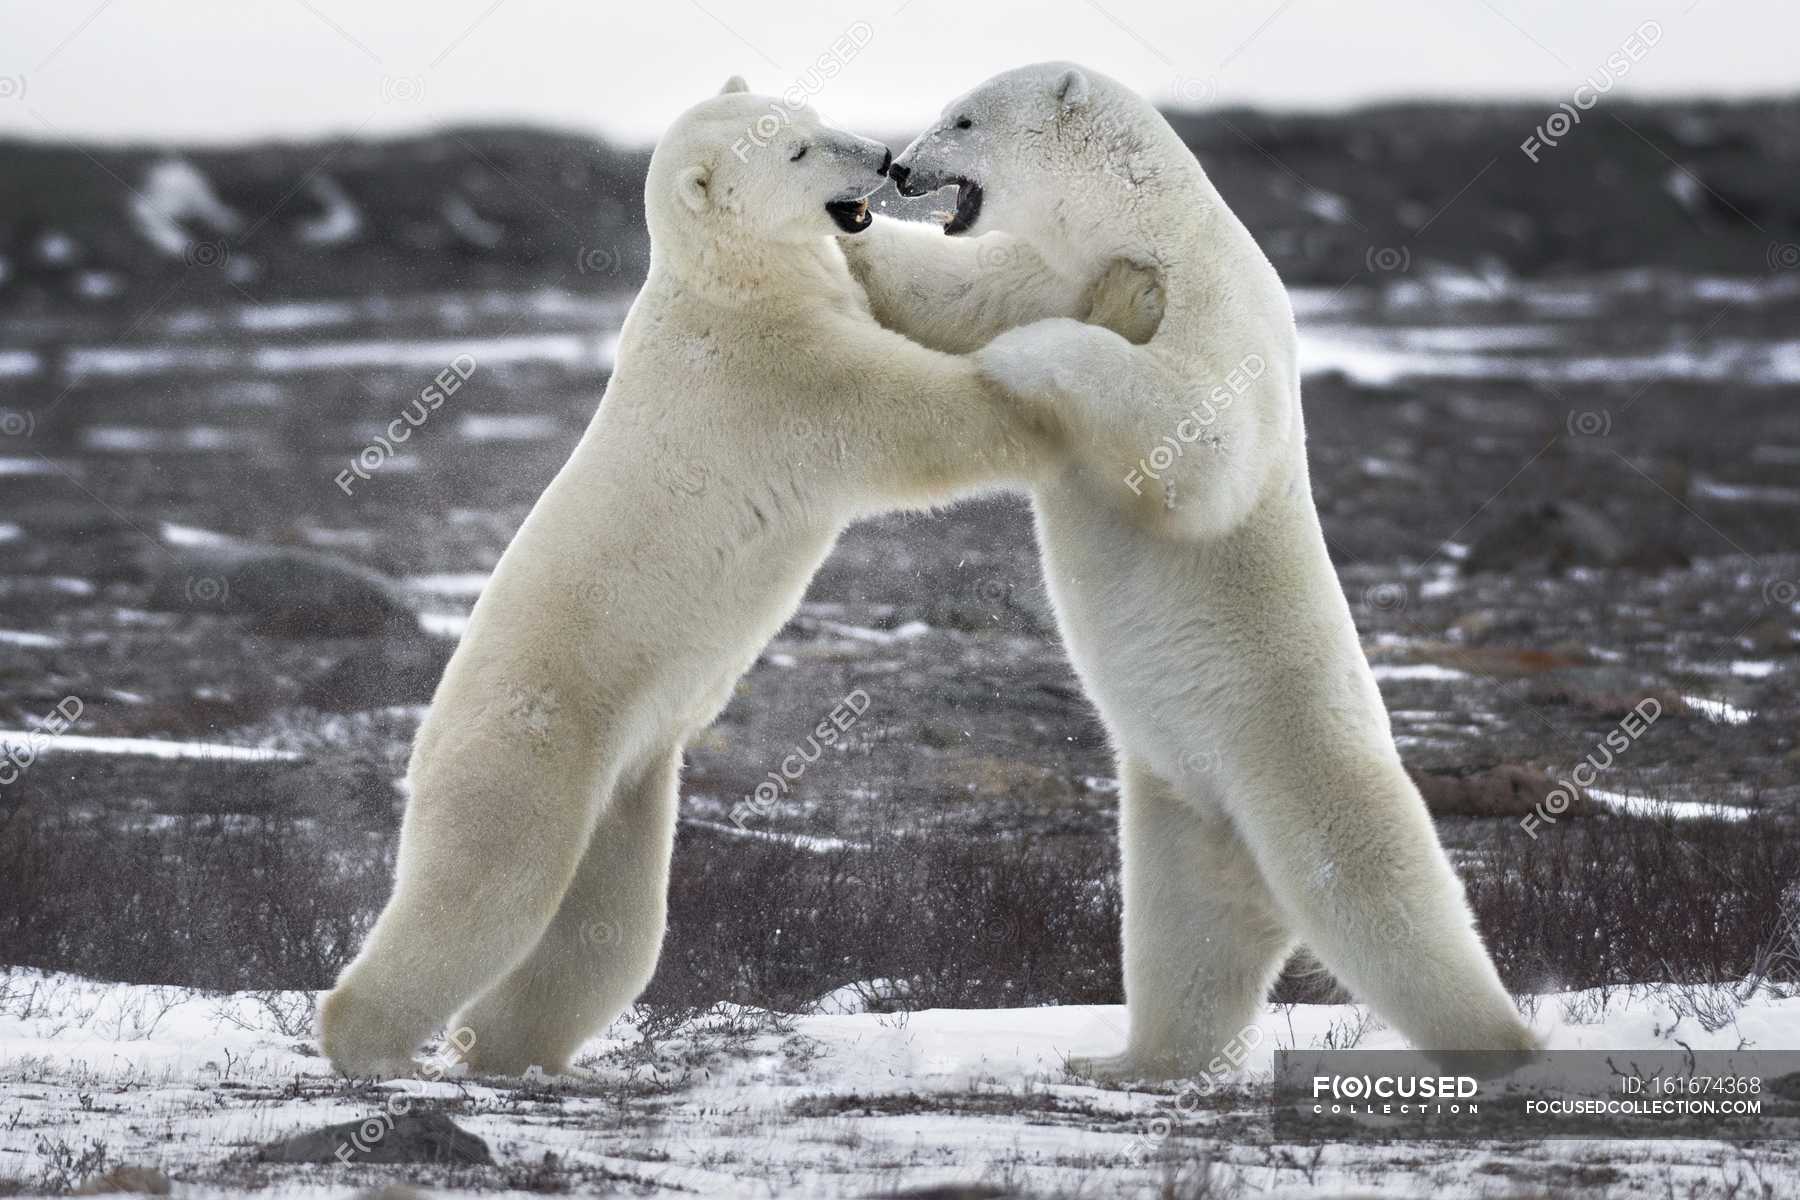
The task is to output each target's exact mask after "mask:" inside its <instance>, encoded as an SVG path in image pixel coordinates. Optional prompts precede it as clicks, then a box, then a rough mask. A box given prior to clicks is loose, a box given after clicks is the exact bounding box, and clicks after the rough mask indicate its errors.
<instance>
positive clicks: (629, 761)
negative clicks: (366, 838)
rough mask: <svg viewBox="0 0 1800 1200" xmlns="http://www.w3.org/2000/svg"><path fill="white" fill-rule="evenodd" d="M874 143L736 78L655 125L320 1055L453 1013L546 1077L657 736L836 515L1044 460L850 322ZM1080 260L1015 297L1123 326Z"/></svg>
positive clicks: (941, 367)
mask: <svg viewBox="0 0 1800 1200" xmlns="http://www.w3.org/2000/svg"><path fill="white" fill-rule="evenodd" d="M771 112H775V113H779V114H780V115H781V120H780V128H779V130H778V131H777V132H776V134H775V136H774V137H773V138H762V137H758V138H756V139H751V138H749V137H747V134H748V132H749V131H751V130H753V129H754V130H757V131H758V133H759V134H760V133H761V132H762V131H763V127H764V125H766V124H767V116H768V114H770V113H771ZM759 120H760V121H761V122H762V123H761V124H759ZM889 160H890V156H889V154H888V151H887V149H886V147H884V146H882V145H880V144H879V143H877V142H873V141H869V140H867V139H865V138H860V137H856V136H854V135H852V134H849V133H845V132H843V131H840V130H838V129H834V128H832V127H830V126H829V125H827V124H825V123H824V122H822V121H821V120H820V119H819V117H818V115H817V114H816V113H814V112H813V111H812V110H811V109H806V108H802V109H798V110H789V109H787V108H786V107H785V106H782V105H781V102H780V101H778V100H775V99H772V98H770V97H761V96H755V95H751V94H749V93H748V92H747V90H746V89H745V88H744V85H743V82H742V80H740V79H736V78H734V79H733V80H731V81H730V82H728V83H727V85H726V89H725V91H724V92H723V93H721V94H720V95H718V96H716V97H713V98H711V99H708V100H706V101H704V102H702V103H701V104H699V105H697V106H695V107H694V108H692V109H690V110H688V111H687V112H686V113H685V114H683V115H682V116H681V117H680V118H679V119H677V120H676V122H675V123H674V125H673V127H672V128H671V129H670V131H669V132H668V134H667V135H666V136H665V137H664V138H663V139H662V141H661V143H660V144H659V145H658V146H657V148H656V150H655V152H654V154H653V155H652V158H651V161H650V167H649V172H648V178H647V180H646V183H645V190H644V203H645V211H646V215H647V219H648V222H649V226H650V234H651V263H650V271H649V276H648V278H647V279H646V281H645V283H644V286H643V290H642V291H641V292H640V294H639V295H638V298H637V300H636V302H635V303H634V304H633V305H632V308H631V312H630V314H629V315H628V316H627V318H626V320H625V325H624V329H623V331H622V333H621V337H620V343H619V350H618V357H617V366H616V369H615V371H614V373H613V376H612V379H611V381H610V382H609V383H608V385H607V389H606V394H605V397H604V400H603V403H602V404H601V405H600V408H599V411H598V413H597V414H596V416H595V417H594V419H593V422H592V423H591V424H590V425H589V427H588V429H587V431H586V433H585V434H584V435H583V437H582V439H581V441H580V443H579V444H578V445H577V446H576V448H575V450H574V452H573V454H572V455H571V457H570V459H569V461H568V463H567V464H566V465H565V466H564V467H563V468H562V470H561V471H560V472H559V473H558V474H557V476H556V478H555V479H554V480H553V481H552V482H551V483H550V485H549V487H548V488H547V489H546V491H545V492H544V494H543V496H542V497H541V498H540V499H539V500H538V502H537V504H536V505H535V506H534V507H533V509H532V511H531V513H530V515H529V516H528V517H527V518H526V520H525V522H524V524H523V525H522V526H521V528H520V529H519V532H518V534H517V535H516V536H515V537H514V539H513V541H512V543H511V545H509V546H508V547H507V549H506V552H505V554H504V555H503V556H502V557H501V560H500V562H499V564H498V566H497V567H496V568H495V570H494V574H493V578H492V579H491V581H490V582H489V583H488V585H487V587H486V588H485V589H484V590H483V592H482V595H481V598H480V600H479V601H478V602H477V603H476V605H475V609H474V613H473V615H472V616H471V618H470V621H469V626H468V630H467V632H466V633H464V635H463V637H462V641H461V644H460V645H459V646H458V647H457V650H456V653H455V656H454V657H453V658H452V659H451V661H450V663H449V666H448V667H447V668H446V670H445V672H444V677H443V680H442V681H441V682H440V684H439V686H438V689H437V693H436V695H435V696H434V698H433V700H432V704H431V709H430V712H429V714H428V715H427V717H426V719H425V721H424V723H423V724H422V725H421V727H420V729H419V732H418V736H417V739H416V741H415V743H414V746H413V752H412V760H411V763H410V765H409V767H408V780H409V784H410V793H411V799H410V802H409V803H408V805H407V810H406V817H405V821H404V823H403V825H402V828H401V836H400V850H399V861H398V864H397V867H396V872H395V881H394V891H393V895H392V897H391V899H390V900H389V901H388V904H387V906H386V908H385V909H384V910H383V912H382V914H381V917H380V919H379V920H378V921H377V922H376V924H375V926H374V928H373V929H372V930H371V931H370V933H369V936H368V939H367V942H366V944H365V945H364V946H363V948H362V951H361V953H360V954H359V955H358V956H357V957H356V959H355V961H353V962H352V963H351V964H350V965H349V966H348V967H347V968H345V970H344V972H343V974H342V976H341V977H340V979H339V980H338V983H337V986H336V987H335V988H334V989H333V990H332V991H331V992H330V994H329V995H328V996H327V997H326V998H325V1000H324V1003H323V1005H322V1007H321V1014H320V1017H321V1019H320V1025H321V1040H322V1042H323V1046H324V1050H325V1052H326V1054H327V1055H329V1057H330V1058H331V1061H332V1062H333V1064H334V1065H335V1066H337V1067H338V1068H339V1069H340V1070H342V1071H345V1072H346V1073H350V1074H357V1075H377V1074H390V1073H405V1072H408V1071H409V1070H410V1069H411V1065H412V1064H411V1060H412V1055H413V1053H414V1051H415V1050H416V1048H417V1047H418V1045H419V1043H420V1042H421V1040H422V1039H423V1038H425V1037H426V1036H427V1035H429V1033H430V1032H431V1031H432V1030H433V1029H434V1028H436V1027H438V1026H439V1025H440V1024H441V1023H442V1022H443V1021H445V1019H446V1018H449V1017H451V1016H452V1015H453V1014H455V1013H457V1012H458V1011H459V1010H460V1013H461V1015H460V1016H459V1017H458V1021H459V1028H458V1033H459V1035H461V1034H462V1028H461V1027H466V1028H467V1030H468V1031H469V1032H470V1033H472V1034H473V1041H472V1043H470V1042H469V1039H468V1037H467V1036H466V1035H463V1036H459V1037H458V1038H457V1042H458V1045H459V1047H462V1046H464V1044H465V1043H468V1044H467V1045H466V1047H465V1048H466V1051H467V1061H468V1062H469V1064H470V1066H471V1067H472V1068H473V1069H475V1070H478V1071H483V1072H492V1073H517V1072H521V1071H524V1070H526V1069H527V1068H530V1067H532V1066H538V1067H542V1068H543V1069H545V1070H547V1071H553V1072H554V1071H562V1070H565V1069H566V1068H567V1066H568V1063H569V1059H570V1057H571V1056H572V1055H573V1054H574V1053H575V1051H576V1049H577V1048H578V1047H579V1046H580V1045H581V1043H582V1042H583V1041H584V1040H585V1039H586V1038H587V1037H589V1036H590V1035H591V1034H593V1033H594V1032H596V1031H598V1030H599V1029H601V1028H603V1027H604V1026H605V1025H606V1024H607V1023H608V1022H609V1021H611V1020H612V1019H613V1018H614V1017H615V1016H617V1015H618V1014H619V1012H620V1011H621V1010H622V1009H623V1008H624V1006H625V1005H626V1004H628V1003H629V1002H630V1001H631V1000H632V999H633V998H635V997H636V995H637V994H638V992H639V991H641V990H642V988H643V986H644V985H645V984H646V983H647V982H648V981H649V978H650V975H651V973H652V970H653V969H654V967H655V965H656V960H657V955H658V952H659V950H660V947H661V943H662V936H663V925H664V916H665V911H666V900H667V897H666V892H667V885H668V874H669V858H670V854H671V852H672V849H673V842H674V833H675V819H676V780H677V773H678V770H679V766H680V760H681V752H682V747H683V745H684V743H685V742H686V741H687V740H688V739H689V738H690V737H691V736H692V735H693V734H694V733H695V732H696V731H698V730H700V729H702V728H703V727H705V726H706V725H708V724H709V723H711V721H712V720H713V719H714V718H715V717H716V716H717V714H718V713H719V711H720V710H721V709H722V708H723V707H724V705H725V703H726V700H727V699H728V698H729V696H730V695H731V691H732V688H733V685H734V684H735V682H736V681H737V679H738V677H739V676H741V675H742V674H743V673H744V671H745V670H746V669H748V668H749V666H750V665H751V663H752V662H753V661H754V660H755V658H756V656H757V654H758V653H759V652H760V650H761V649H762V647H763V646H764V645H765V644H766V643H767V642H768V640H769V639H770V638H771V637H772V636H774V634H775V632H776V631H777V630H778V629H780V627H781V626H782V624H783V623H784V622H785V621H786V620H787V619H788V617H789V616H790V615H791V614H792V613H793V611H794V609H795V607H796V606H797V605H798V604H799V602H800V598H801V595H802V593H803V592H804V591H805V588H806V585H807V582H808V580H809V579H810V578H811V577H812V575H813V572H814V570H815V569H816V568H817V567H818V565H819V564H820V562H821V561H823V559H824V558H825V556H826V554H827V553H828V552H829V551H830V550H831V547H832V544H833V542H834V540H835V539H836V537H837V535H838V532H839V531H840V530H841V529H843V528H844V526H845V525H847V524H848V523H849V522H851V521H852V520H855V519H857V518H859V517H862V516H865V515H868V514H871V513H876V512H881V511H888V510H892V509H896V508H902V507H924V506H929V505H932V504H936V503H939V502H942V501H945V500H948V499H951V498H953V497H956V496H959V495H963V494H966V493H969V492H971V491H974V490H977V489H982V488H990V487H994V486H997V485H1001V484H1007V483H1011V484H1018V483H1021V482H1025V481H1028V480H1030V479H1032V478H1035V477H1037V476H1038V475H1039V474H1041V472H1042V471H1043V469H1044V468H1045V466H1046V464H1048V463H1049V462H1051V461H1052V457H1051V456H1052V455H1054V454H1056V453H1060V451H1059V445H1060V443H1059V439H1058V435H1057V433H1056V428H1057V422H1056V420H1055V419H1054V414H1050V413H1047V412H1045V411H1044V410H1043V409H1042V408H1041V406H1039V405H1038V404H1037V403H1036V402H1035V401H1025V402H1019V401H1015V400H1013V399H1012V398H1011V397H1009V396H1007V395H1006V394H1005V393H1003V392H1001V391H1000V389H998V388H997V387H995V386H993V385H991V384H988V383H986V382H984V381H983V380H982V379H981V378H980V376H979V375H978V374H977V371H976V368H975V364H974V363H973V361H971V360H969V359H967V358H961V357H956V356H952V355H949V354H945V353H942V352H939V351H935V350H929V349H926V348H924V347H922V346H920V345H917V344H916V343H914V342H912V341H909V340H908V339H906V338H905V337H903V336H901V335H899V334H896V333H893V332H891V331H889V330H886V329H883V328H882V327H881V326H880V325H878V324H877V323H876V322H875V320H874V319H873V317H872V316H871V314H870V312H869V308H868V304H867V302H866V300H865V299H864V297H863V295H862V292H861V289H860V288H859V287H858V286H857V285H856V284H855V282H854V281H853V280H852V279H851V277H850V274H849V272H848V269H847V267H846V264H845V260H844V256H843V254H842V252H841V251H840V249H839V248H838V245H837V242H836V240H835V236H834V235H837V234H840V233H847V232H850V233H853V232H856V231H858V230H861V229H865V228H866V227H867V226H868V224H869V221H870V218H869V214H868V209H867V204H866V202H865V200H864V197H866V196H867V195H868V193H870V192H871V191H873V190H874V189H875V188H876V187H878V186H879V185H880V184H881V182H882V176H883V173H884V172H885V171H886V170H887V167H888V163H889ZM1101 274H1102V275H1103V276H1106V279H1107V280H1110V281H1114V282H1103V284H1102V286H1100V287H1098V288H1096V289H1090V290H1087V291H1084V292H1082V293H1080V294H1076V293H1070V294H1068V295H1065V296H1059V297H1057V298H1056V299H1055V300H1054V301H1053V302H1046V303H1045V304H1044V305H1042V306H1041V311H1037V312H1035V313H1033V314H1032V315H1033V316H1071V315H1076V314H1079V313H1083V312H1088V311H1090V310H1091V311H1092V312H1094V313H1096V314H1100V315H1102V316H1105V317H1106V318H1108V319H1111V320H1113V321H1114V323H1115V327H1116V328H1118V329H1119V331H1120V333H1121V334H1125V335H1127V336H1134V337H1137V338H1139V339H1140V340H1141V339H1142V338H1143V337H1146V336H1148V332H1149V330H1151V329H1153V328H1154V327H1155V323H1156V321H1157V320H1158V319H1159V318H1160V311H1159V310H1158V309H1157V308H1156V303H1157V300H1158V299H1159V296H1157V295H1153V293H1154V285H1153V281H1152V284H1151V286H1148V287H1146V286H1145V285H1144V283H1143V281H1142V278H1141V276H1142V274H1143V273H1142V272H1141V271H1139V270H1138V269H1136V268H1134V267H1131V266H1130V265H1129V264H1127V265H1125V266H1123V267H1119V268H1116V269H1115V270H1114V271H1113V272H1111V273H1107V272H1102V273H1101Z"/></svg>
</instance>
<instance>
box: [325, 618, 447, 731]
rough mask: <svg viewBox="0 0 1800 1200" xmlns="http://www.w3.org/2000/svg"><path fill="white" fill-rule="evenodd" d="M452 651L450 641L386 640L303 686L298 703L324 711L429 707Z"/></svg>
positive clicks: (419, 639) (339, 661) (340, 660)
mask: <svg viewBox="0 0 1800 1200" xmlns="http://www.w3.org/2000/svg"><path fill="white" fill-rule="evenodd" d="M455 650H456V643H455V642H454V641H452V640H450V639H449V638H434V637H426V636H424V635H423V634H420V635H418V636H414V637H406V638H398V639H387V640H384V641H381V642H379V643H376V644H374V645H371V646H369V647H368V648H366V649H361V650H358V651H356V652H355V653H353V654H350V655H347V656H345V657H344V658H341V659H339V660H338V661H337V662H336V663H334V664H332V665H331V666H330V667H329V668H327V669H326V670H325V671H324V672H322V673H321V674H319V675H317V676H315V677H313V678H312V679H311V680H310V681H308V682H307V684H306V686H305V687H304V688H303V689H302V690H301V693H300V699H301V702H302V703H304V704H309V705H311V706H312V707H313V708H317V709H321V710H323V711H325V712H361V711H365V710H368V709H372V708H391V707H394V706H396V705H411V704H428V703H430V701H431V694H432V693H433V692H434V691H436V690H437V684H438V680H439V679H440V678H442V676H443V674H444V667H445V665H446V664H448V663H449V661H450V655H451V654H452V653H454V652H455Z"/></svg>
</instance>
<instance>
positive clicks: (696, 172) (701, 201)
mask: <svg viewBox="0 0 1800 1200" xmlns="http://www.w3.org/2000/svg"><path fill="white" fill-rule="evenodd" d="M711 179H712V168H711V167H707V166H702V165H701V164H699V163H695V164H694V165H693V166H691V167H689V168H687V170H685V171H683V172H682V173H681V175H680V176H679V177H678V178H677V179H676V180H675V194H676V195H677V196H680V197H681V202H682V203H683V204H685V205H687V206H688V208H690V209H692V210H693V211H694V212H705V211H706V206H707V203H708V199H707V194H706V187H707V184H708V183H709V182H710V181H711Z"/></svg>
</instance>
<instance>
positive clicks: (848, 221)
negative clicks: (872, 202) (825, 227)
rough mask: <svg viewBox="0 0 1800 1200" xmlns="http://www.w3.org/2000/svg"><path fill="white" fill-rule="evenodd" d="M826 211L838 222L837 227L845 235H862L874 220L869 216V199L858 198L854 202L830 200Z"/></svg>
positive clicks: (826, 205)
mask: <svg viewBox="0 0 1800 1200" xmlns="http://www.w3.org/2000/svg"><path fill="white" fill-rule="evenodd" d="M825 211H826V212H828V213H830V214H831V219H832V220H833V221H836V222H837V227H838V228H839V229H841V230H843V231H844V232H845V233H861V232H862V231H863V230H865V229H867V228H868V227H869V222H871V221H872V220H874V218H873V217H871V216H870V215H869V198H868V197H867V196H858V197H857V198H856V199H854V200H830V201H827V202H826V204H825Z"/></svg>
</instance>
